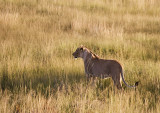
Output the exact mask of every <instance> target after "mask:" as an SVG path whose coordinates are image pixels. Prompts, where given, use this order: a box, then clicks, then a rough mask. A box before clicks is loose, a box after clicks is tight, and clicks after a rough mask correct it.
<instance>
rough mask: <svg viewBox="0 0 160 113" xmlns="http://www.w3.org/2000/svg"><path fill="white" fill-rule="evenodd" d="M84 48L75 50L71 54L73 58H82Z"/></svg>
mask: <svg viewBox="0 0 160 113" xmlns="http://www.w3.org/2000/svg"><path fill="white" fill-rule="evenodd" d="M84 50H85V48H84V47H83V46H80V47H78V48H77V49H76V51H75V52H74V53H73V54H72V55H73V56H74V58H83V56H84Z"/></svg>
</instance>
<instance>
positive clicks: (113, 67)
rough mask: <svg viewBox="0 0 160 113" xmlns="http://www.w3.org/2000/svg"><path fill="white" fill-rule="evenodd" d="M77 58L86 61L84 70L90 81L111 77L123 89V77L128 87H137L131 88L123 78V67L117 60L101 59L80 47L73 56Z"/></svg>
mask: <svg viewBox="0 0 160 113" xmlns="http://www.w3.org/2000/svg"><path fill="white" fill-rule="evenodd" d="M72 55H73V56H74V57H75V58H79V57H80V58H82V59H83V61H84V68H85V74H86V77H87V78H88V79H89V78H90V77H100V78H107V77H111V78H112V79H113V81H114V85H115V86H116V87H117V88H118V89H121V88H122V86H121V82H120V81H121V80H120V79H121V77H122V80H123V82H124V83H125V84H126V85H127V86H128V87H136V86H129V85H128V84H127V83H126V82H125V80H124V77H123V70H122V66H121V65H120V63H119V62H117V61H116V60H106V59H101V58H99V57H98V56H97V55H96V54H94V53H92V52H91V51H90V50H89V49H87V48H86V47H83V46H80V47H79V48H77V49H76V51H75V52H74V53H73V54H72Z"/></svg>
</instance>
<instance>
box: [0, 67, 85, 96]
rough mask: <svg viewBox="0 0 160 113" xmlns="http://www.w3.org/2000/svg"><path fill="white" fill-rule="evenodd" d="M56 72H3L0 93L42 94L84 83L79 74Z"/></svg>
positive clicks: (83, 78) (39, 70)
mask: <svg viewBox="0 0 160 113" xmlns="http://www.w3.org/2000/svg"><path fill="white" fill-rule="evenodd" d="M59 72H60V71H58V72H57V71H56V70H53V69H51V70H44V69H43V70H41V69H36V70H30V71H27V70H24V71H23V72H18V71H17V72H15V73H12V74H9V73H8V71H7V70H3V71H2V73H1V75H0V76H1V79H0V84H1V89H2V92H3V91H5V90H9V91H11V92H12V93H18V92H20V91H21V90H25V92H28V91H30V90H31V89H32V90H35V91H36V92H41V93H42V94H47V93H50V90H51V89H52V92H53V93H54V92H56V91H57V89H58V88H59V89H61V88H62V87H67V86H73V85H74V84H75V83H76V84H77V83H80V82H82V81H85V76H84V75H82V74H81V73H78V72H77V73H76V72H74V73H72V72H68V73H65V72H64V71H63V70H62V71H61V73H59Z"/></svg>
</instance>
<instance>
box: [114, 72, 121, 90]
mask: <svg viewBox="0 0 160 113" xmlns="http://www.w3.org/2000/svg"><path fill="white" fill-rule="evenodd" d="M112 79H113V82H114V85H115V86H116V87H117V89H122V86H121V82H120V74H114V76H112Z"/></svg>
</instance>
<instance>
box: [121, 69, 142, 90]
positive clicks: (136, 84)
mask: <svg viewBox="0 0 160 113" xmlns="http://www.w3.org/2000/svg"><path fill="white" fill-rule="evenodd" d="M121 77H122V81H123V82H124V84H125V85H126V86H128V87H131V88H132V87H137V86H138V83H139V82H136V83H135V85H133V86H130V85H128V84H127V83H126V81H125V80H124V76H123V70H122V69H121Z"/></svg>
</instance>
